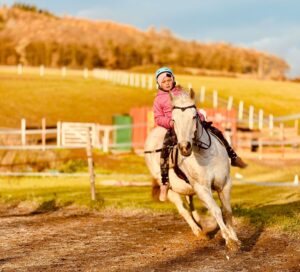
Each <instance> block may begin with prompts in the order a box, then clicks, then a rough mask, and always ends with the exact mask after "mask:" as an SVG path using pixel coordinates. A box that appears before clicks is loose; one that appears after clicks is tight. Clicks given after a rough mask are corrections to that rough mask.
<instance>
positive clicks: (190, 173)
mask: <svg viewBox="0 0 300 272" xmlns="http://www.w3.org/2000/svg"><path fill="white" fill-rule="evenodd" d="M171 100H172V104H173V110H172V119H173V120H174V129H175V133H176V136H177V139H178V144H177V147H178V149H179V151H180V152H178V153H179V154H178V166H179V168H180V169H181V170H182V171H183V172H184V173H185V175H186V177H187V178H188V180H189V183H186V182H185V181H184V180H182V179H180V178H179V177H178V176H177V175H176V174H175V172H174V169H172V166H171V165H170V170H169V179H170V189H169V191H168V199H169V200H170V201H171V202H173V203H174V204H175V205H176V207H177V209H178V211H179V213H180V214H181V215H182V216H183V217H184V219H185V220H186V221H187V223H188V224H189V225H190V227H191V229H192V231H193V232H194V234H195V235H197V236H203V235H206V231H205V226H204V225H203V221H202V220H201V218H200V216H199V215H198V213H197V212H196V211H195V209H194V206H193V202H192V197H193V195H195V194H196V195H197V196H198V198H199V199H200V200H201V201H202V203H203V204H204V205H205V206H206V208H207V209H208V210H209V211H210V213H211V214H212V215H213V217H214V218H215V220H216V222H217V224H218V225H219V227H220V230H221V234H222V237H223V238H224V239H225V241H226V246H227V247H228V248H229V249H230V250H238V249H239V247H240V241H239V239H238V238H237V235H236V232H235V231H234V229H233V224H232V210H231V205H230V192H231V186H232V183H231V179H230V164H229V159H228V155H227V152H226V149H225V147H224V146H223V145H222V144H221V142H220V141H219V140H218V138H216V137H215V136H214V135H213V134H211V133H210V132H209V131H207V130H205V129H204V128H203V127H202V125H201V122H200V120H199V116H198V112H197V109H196V107H195V102H194V92H193V90H191V91H190V93H189V94H187V93H186V92H184V93H183V94H182V95H179V96H175V97H174V96H172V95H171ZM165 134H166V129H164V128H162V127H156V128H154V129H153V130H152V131H151V132H150V134H149V136H148V138H147V140H146V143H145V151H146V152H145V160H146V164H147V166H148V168H149V170H150V172H151V174H152V176H153V177H154V179H155V180H157V181H158V182H159V183H161V173H160V163H159V162H160V152H159V150H160V149H161V148H162V143H163V139H164V136H165ZM195 136H197V137H195ZM212 190H215V191H217V193H218V196H219V199H220V201H221V204H222V211H221V209H220V207H219V206H218V205H217V203H216V201H215V200H214V198H213V196H212ZM181 195H184V196H186V199H187V201H188V204H189V207H190V211H188V210H187V209H186V208H185V207H184V202H183V200H182V198H181ZM224 221H225V223H224ZM201 223H202V224H201ZM201 225H202V227H201Z"/></svg>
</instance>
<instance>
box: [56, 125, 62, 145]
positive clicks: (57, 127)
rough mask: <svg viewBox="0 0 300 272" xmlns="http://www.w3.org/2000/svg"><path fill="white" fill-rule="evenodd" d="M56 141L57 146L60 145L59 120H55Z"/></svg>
mask: <svg viewBox="0 0 300 272" xmlns="http://www.w3.org/2000/svg"><path fill="white" fill-rule="evenodd" d="M56 143H57V147H60V146H61V122H57V126H56Z"/></svg>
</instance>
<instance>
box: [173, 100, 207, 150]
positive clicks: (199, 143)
mask: <svg viewBox="0 0 300 272" xmlns="http://www.w3.org/2000/svg"><path fill="white" fill-rule="evenodd" d="M191 108H194V109H195V110H196V112H197V114H196V115H195V116H194V117H193V118H194V119H196V131H195V135H194V138H193V145H195V146H197V147H198V148H199V149H209V148H210V147H211V136H210V134H209V132H208V131H207V128H205V127H204V125H203V124H202V125H201V127H202V131H201V135H200V136H199V137H198V131H199V126H200V124H201V123H202V122H201V120H200V117H199V114H198V111H197V108H196V106H195V105H190V106H186V107H178V106H174V107H173V108H172V109H173V110H174V109H179V110H181V111H185V110H186V109H191ZM204 131H205V132H206V134H207V136H208V139H209V143H208V144H207V143H205V142H203V141H201V137H202V135H203V133H204Z"/></svg>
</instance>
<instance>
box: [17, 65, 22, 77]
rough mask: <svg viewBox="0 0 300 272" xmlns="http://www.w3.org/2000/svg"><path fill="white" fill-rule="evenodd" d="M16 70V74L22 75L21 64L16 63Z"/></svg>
mask: <svg viewBox="0 0 300 272" xmlns="http://www.w3.org/2000/svg"><path fill="white" fill-rule="evenodd" d="M17 72H18V75H22V74H23V66H22V64H21V63H19V64H18V67H17Z"/></svg>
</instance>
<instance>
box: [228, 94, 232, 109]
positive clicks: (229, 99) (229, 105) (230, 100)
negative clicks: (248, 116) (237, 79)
mask: <svg viewBox="0 0 300 272" xmlns="http://www.w3.org/2000/svg"><path fill="white" fill-rule="evenodd" d="M232 104H233V97H232V96H229V97H228V103H227V110H228V111H230V110H231V109H232Z"/></svg>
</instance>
